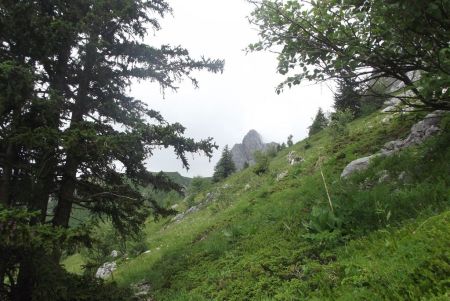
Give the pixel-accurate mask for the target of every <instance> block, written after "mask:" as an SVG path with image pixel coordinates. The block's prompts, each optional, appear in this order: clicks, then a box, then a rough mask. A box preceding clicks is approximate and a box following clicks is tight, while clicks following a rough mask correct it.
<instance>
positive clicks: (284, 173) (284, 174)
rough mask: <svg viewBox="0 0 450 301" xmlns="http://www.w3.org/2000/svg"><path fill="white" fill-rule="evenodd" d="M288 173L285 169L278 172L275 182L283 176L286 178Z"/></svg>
mask: <svg viewBox="0 0 450 301" xmlns="http://www.w3.org/2000/svg"><path fill="white" fill-rule="evenodd" d="M288 174H289V172H288V171H287V170H285V171H283V172H281V173H279V174H278V175H277V182H279V181H281V180H283V179H284V178H286V177H287V175H288Z"/></svg>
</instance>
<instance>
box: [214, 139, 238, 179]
mask: <svg viewBox="0 0 450 301" xmlns="http://www.w3.org/2000/svg"><path fill="white" fill-rule="evenodd" d="M235 171H236V166H235V165H234V162H233V156H232V154H231V151H230V149H229V148H228V145H225V147H224V149H223V151H222V157H221V158H220V160H219V162H217V164H216V166H215V167H214V175H213V181H214V182H219V181H221V180H223V179H225V178H227V177H229V176H230V175H231V174H232V173H234V172H235Z"/></svg>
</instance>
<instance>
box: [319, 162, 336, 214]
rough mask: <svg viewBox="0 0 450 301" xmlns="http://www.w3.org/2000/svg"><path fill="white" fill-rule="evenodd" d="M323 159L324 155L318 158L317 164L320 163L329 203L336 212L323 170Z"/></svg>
mask: <svg viewBox="0 0 450 301" xmlns="http://www.w3.org/2000/svg"><path fill="white" fill-rule="evenodd" d="M322 161H323V157H319V159H318V160H317V165H319V169H320V174H321V175H322V181H323V186H324V187H325V191H326V193H327V197H328V203H329V204H330V208H331V212H333V213H334V209H333V203H332V202H331V197H330V192H329V191H328V186H327V182H326V181H325V176H324V175H323V171H322Z"/></svg>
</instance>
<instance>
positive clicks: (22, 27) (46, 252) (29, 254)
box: [0, 0, 223, 300]
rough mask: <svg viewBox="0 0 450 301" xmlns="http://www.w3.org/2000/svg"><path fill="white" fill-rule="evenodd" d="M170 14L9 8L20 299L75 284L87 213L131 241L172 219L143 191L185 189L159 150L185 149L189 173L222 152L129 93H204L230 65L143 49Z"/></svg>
mask: <svg viewBox="0 0 450 301" xmlns="http://www.w3.org/2000/svg"><path fill="white" fill-rule="evenodd" d="M170 11H171V9H170V7H169V5H168V3H167V2H166V1H165V0H124V1H110V0H71V1H54V0H50V1H31V0H26V1H10V0H6V1H1V2H0V12H1V13H0V15H1V17H0V28H1V29H0V213H1V214H0V229H2V231H1V233H0V235H2V236H1V237H0V292H2V294H3V293H4V294H6V295H7V297H8V298H10V299H14V300H31V299H32V296H34V297H35V298H34V299H35V300H39V299H36V298H37V297H36V296H46V297H45V298H47V299H45V298H44V299H45V300H59V297H58V295H52V294H57V293H58V292H62V291H64V289H58V290H57V289H55V287H56V286H57V285H56V282H57V281H64V279H65V278H64V277H65V276H64V275H63V274H62V275H63V276H61V274H58V275H59V276H54V277H52V276H53V275H57V273H56V272H55V271H61V273H62V270H61V269H60V267H59V259H60V256H61V253H62V252H63V250H64V249H65V247H66V246H67V244H66V243H67V242H68V240H70V241H71V242H80V241H85V242H88V241H89V231H84V230H83V231H82V232H79V233H78V232H77V229H78V228H77V229H70V225H71V221H72V217H73V213H74V210H75V209H83V210H86V212H88V214H89V216H90V217H91V218H92V220H93V221H97V220H103V219H107V220H110V221H111V222H112V224H113V225H114V226H115V228H116V229H117V230H118V231H119V232H120V233H122V234H131V233H133V232H136V231H137V230H138V228H139V227H140V226H141V225H142V224H143V222H144V221H145V219H146V218H147V217H148V216H149V215H150V214H154V215H158V214H167V213H169V211H168V210H165V209H164V208H161V207H160V206H159V205H158V204H157V203H156V202H155V200H153V199H151V198H150V197H148V196H144V195H142V194H141V192H140V190H139V186H148V185H152V186H153V187H155V188H157V189H163V190H171V189H175V190H177V191H181V187H180V186H179V185H177V184H176V183H174V182H173V181H171V180H170V179H168V178H167V177H166V176H165V175H164V174H162V173H161V174H153V173H151V172H149V171H147V169H146V166H145V164H144V162H145V160H146V159H147V158H148V157H150V156H151V155H152V153H153V151H154V149H155V148H161V147H163V148H168V147H173V149H174V151H175V154H176V155H177V156H178V157H179V158H180V160H181V161H182V164H183V165H184V166H185V167H186V168H187V167H188V166H189V164H188V161H187V157H186V153H192V152H202V153H204V154H206V155H207V156H211V153H212V149H213V148H214V147H215V145H214V144H213V142H212V139H211V138H207V139H205V140H202V141H194V140H193V139H190V138H188V137H185V136H184V131H185V128H184V127H183V126H182V125H180V124H179V123H174V124H170V123H168V122H166V121H165V120H164V118H163V117H162V116H161V115H160V114H159V113H158V112H156V111H154V110H151V109H150V108H148V107H147V106H146V105H145V104H144V103H143V102H142V101H140V100H137V99H134V98H132V97H131V96H129V95H128V94H127V91H128V90H129V89H128V88H129V86H130V83H131V80H133V79H135V80H146V81H149V82H154V83H157V84H159V85H160V86H161V88H162V89H176V88H177V87H176V83H177V82H179V81H180V80H182V79H189V80H191V81H192V83H193V84H194V85H197V81H196V80H195V79H194V78H193V77H192V74H191V73H192V72H193V71H195V70H202V69H203V70H208V71H211V72H220V71H221V70H222V66H223V62H222V61H220V60H211V59H203V58H202V59H198V60H196V59H193V58H191V57H190V56H189V53H188V51H187V50H186V49H184V48H181V47H179V46H178V47H172V46H168V45H164V46H161V47H154V46H150V45H147V44H145V43H144V42H143V39H144V37H145V36H146V34H147V31H148V30H150V31H153V30H158V29H159V28H160V25H159V19H160V17H163V16H164V15H165V14H166V13H169V12H170ZM118 166H121V168H118ZM50 200H51V201H52V202H51V204H52V208H51V210H50V208H49V203H50ZM10 224H11V225H12V224H14V225H15V226H14V228H13V229H9V228H8V227H6V225H10ZM18 229H21V231H22V232H23V233H22V234H21V235H14V233H12V232H10V231H17V230H18ZM79 229H80V231H81V230H82V226H80V228H79ZM41 232H42V233H43V235H42V237H41V236H39V233H41ZM25 233H28V234H30V233H34V234H33V235H32V236H27V235H25ZM30 235H31V234H30ZM4 238H5V239H4ZM6 238H8V239H6ZM16 238H17V239H20V240H17V241H16V240H14V239H16ZM24 241H25V242H27V243H24ZM5 242H8V243H7V244H6V243H5ZM49 246H51V248H49ZM42 267H46V269H45V270H44V269H43V268H42ZM45 271H47V272H48V273H47V274H45ZM6 275H17V277H13V278H11V279H9V280H8V281H7V282H5V281H4V277H6ZM63 285H66V284H65V283H64V284H63ZM82 286H83V285H78V287H82ZM36 290H41V291H40V292H39V293H37V291H36ZM72 293H73V294H75V292H71V294H72ZM99 296H100V294H99ZM2 297H3V296H2ZM99 298H101V297H99ZM91 300H96V299H94V298H92V299H91Z"/></svg>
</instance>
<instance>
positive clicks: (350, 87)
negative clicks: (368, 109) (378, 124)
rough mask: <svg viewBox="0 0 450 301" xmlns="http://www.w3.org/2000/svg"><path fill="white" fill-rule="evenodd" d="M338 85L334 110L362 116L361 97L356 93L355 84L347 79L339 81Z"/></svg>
mask: <svg viewBox="0 0 450 301" xmlns="http://www.w3.org/2000/svg"><path fill="white" fill-rule="evenodd" d="M337 84H338V87H337V92H336V93H335V95H334V108H335V109H336V111H345V110H347V109H348V110H350V111H351V112H352V113H353V116H355V117H358V116H360V114H361V96H360V94H359V93H357V92H356V87H355V84H352V83H351V82H350V81H349V80H346V79H339V80H338V81H337Z"/></svg>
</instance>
